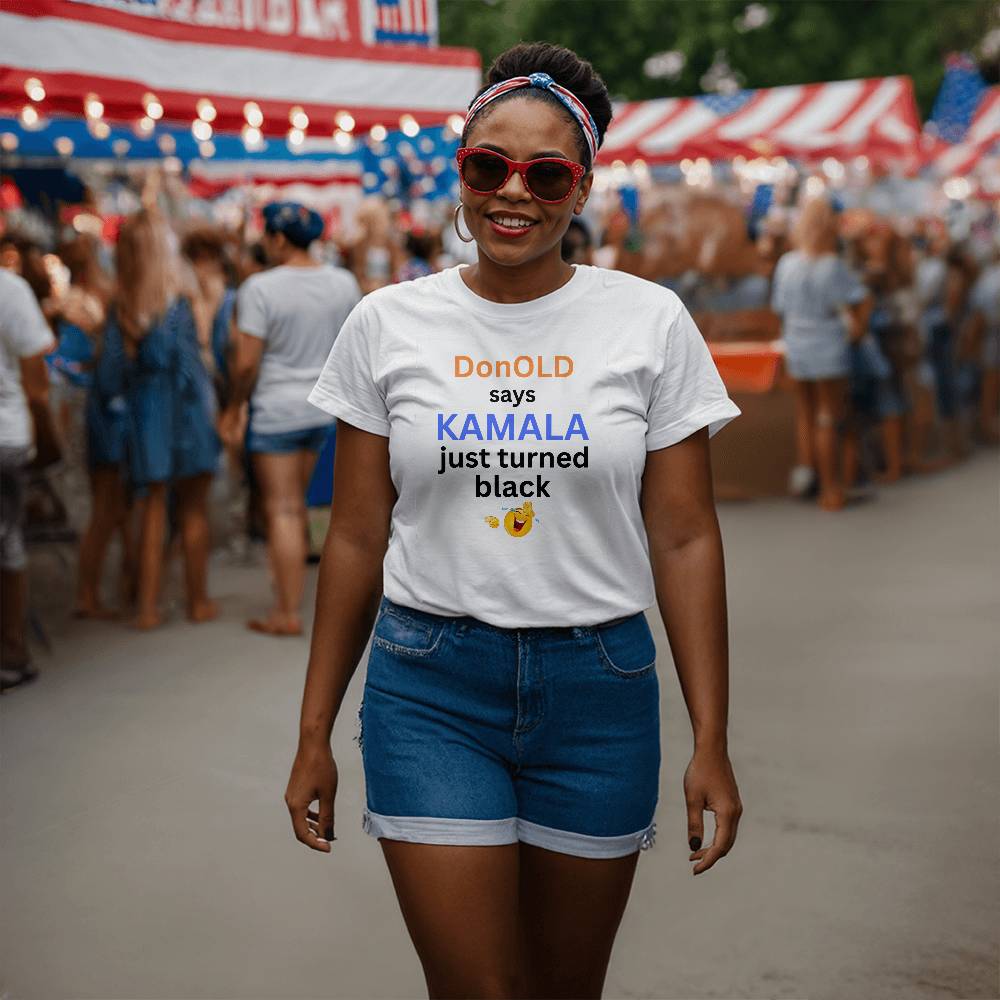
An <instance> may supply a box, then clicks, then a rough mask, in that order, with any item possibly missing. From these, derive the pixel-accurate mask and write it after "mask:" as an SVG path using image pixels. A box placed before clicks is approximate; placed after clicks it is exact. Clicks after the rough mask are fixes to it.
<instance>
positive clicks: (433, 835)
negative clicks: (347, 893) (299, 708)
mask: <svg viewBox="0 0 1000 1000" xmlns="http://www.w3.org/2000/svg"><path fill="white" fill-rule="evenodd" d="M358 723H359V725H358V735H357V736H356V737H355V738H356V739H357V741H358V743H359V745H360V747H361V756H362V760H363V762H364V772H365V787H366V803H365V805H366V807H365V810H364V815H363V817H362V828H363V829H364V831H365V832H366V833H368V834H370V835H371V836H373V837H376V838H379V837H385V838H388V839H390V840H407V841H416V842H419V843H425V844H467V845H479V846H484V845H496V844H512V843H516V842H518V841H523V842H525V843H528V844H534V845H536V846H539V847H544V848H547V849H548V850H551V851H559V852H561V853H563V854H573V855H577V856H578V857H587V858H616V857H622V856H624V855H627V854H631V853H632V852H634V851H637V850H645V849H646V848H648V847H650V846H652V844H653V841H654V837H655V834H656V823H655V822H654V815H655V812H656V805H657V801H658V794H659V773H660V695H659V679H658V677H657V671H656V645H655V643H654V640H653V636H652V633H651V632H650V629H649V623H648V622H647V620H646V616H645V613H644V612H642V611H639V612H636V613H635V614H634V615H628V616H626V617H624V618H621V619H615V620H614V621H612V622H606V623H603V624H600V625H590V626H567V627H560V628H500V627H498V626H496V625H490V624H488V623H486V622H483V621H480V620H479V619H477V618H473V617H469V616H461V617H449V616H441V615H435V614H430V613H428V612H426V611H421V610H418V609H415V608H410V607H404V606H402V605H400V604H396V603H395V602H393V601H391V600H389V599H388V598H387V597H384V596H383V598H382V601H381V604H380V607H379V612H378V617H377V619H376V622H375V628H374V632H373V637H372V644H371V653H370V656H369V658H368V667H367V676H366V678H365V685H364V693H363V697H362V701H361V708H360V710H359V712H358Z"/></svg>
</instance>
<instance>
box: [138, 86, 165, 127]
mask: <svg viewBox="0 0 1000 1000" xmlns="http://www.w3.org/2000/svg"><path fill="white" fill-rule="evenodd" d="M142 106H143V107H144V108H145V109H146V117H147V118H152V119H153V121H154V122H158V121H159V120H160V119H161V118H162V117H163V105H162V104H161V103H160V102H159V101H158V100H157V97H156V94H150V93H147V94H144V95H143V98H142Z"/></svg>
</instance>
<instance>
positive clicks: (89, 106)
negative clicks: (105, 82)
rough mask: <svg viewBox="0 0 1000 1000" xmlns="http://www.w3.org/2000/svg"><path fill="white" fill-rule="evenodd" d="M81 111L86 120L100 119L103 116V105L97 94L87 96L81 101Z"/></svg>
mask: <svg viewBox="0 0 1000 1000" xmlns="http://www.w3.org/2000/svg"><path fill="white" fill-rule="evenodd" d="M83 110H84V113H85V114H86V115H87V117H88V118H100V117H101V116H102V115H103V114H104V105H103V104H102V103H101V99H100V98H99V97H98V96H97V94H87V96H86V97H85V98H84V99H83Z"/></svg>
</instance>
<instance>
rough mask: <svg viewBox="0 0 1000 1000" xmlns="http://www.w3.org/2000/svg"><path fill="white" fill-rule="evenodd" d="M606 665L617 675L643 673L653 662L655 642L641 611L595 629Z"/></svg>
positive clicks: (599, 650)
mask: <svg viewBox="0 0 1000 1000" xmlns="http://www.w3.org/2000/svg"><path fill="white" fill-rule="evenodd" d="M594 636H595V638H596V640H597V649H598V653H599V654H600V659H601V662H602V664H603V665H604V667H605V669H607V670H609V671H610V672H611V673H613V674H615V675H617V676H618V677H629V678H635V677H644V676H646V675H647V674H649V673H651V672H652V671H653V669H654V668H655V666H656V642H655V641H654V640H653V633H652V632H651V631H650V628H649V622H648V621H647V620H646V616H645V614H644V613H643V612H641V611H640V612H638V613H637V614H635V615H633V616H632V617H631V618H627V619H626V620H625V621H623V622H617V623H616V624H614V625H598V626H597V628H596V629H595V630H594Z"/></svg>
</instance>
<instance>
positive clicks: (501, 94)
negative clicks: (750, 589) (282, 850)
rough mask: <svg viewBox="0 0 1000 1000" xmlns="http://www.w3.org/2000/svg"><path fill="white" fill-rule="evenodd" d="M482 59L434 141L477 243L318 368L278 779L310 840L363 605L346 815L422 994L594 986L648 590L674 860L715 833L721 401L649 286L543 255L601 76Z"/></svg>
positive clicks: (686, 334) (378, 302) (648, 653)
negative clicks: (305, 651)
mask: <svg viewBox="0 0 1000 1000" xmlns="http://www.w3.org/2000/svg"><path fill="white" fill-rule="evenodd" d="M489 84H490V86H489V87H488V88H487V89H486V90H484V91H483V92H481V93H480V95H479V96H478V97H477V98H476V99H475V100H474V101H473V103H472V105H471V106H470V110H469V113H468V115H467V117H466V123H465V130H464V135H463V137H462V146H461V148H460V149H459V151H458V160H459V163H460V167H461V175H462V179H463V185H462V201H461V204H460V205H459V206H458V210H457V211H456V223H457V222H458V215H459V214H462V215H463V216H464V224H465V226H467V227H468V229H469V232H471V234H472V236H471V238H473V239H475V241H476V243H477V244H478V262H477V263H476V264H473V265H468V266H458V267H455V268H450V269H447V270H444V271H442V272H439V273H437V274H434V275H430V276H428V277H426V278H420V279H417V280H416V281H412V282H407V283H405V284H400V285H395V286H392V287H390V288H385V289H381V290H379V291H376V292H373V293H372V294H371V295H369V296H367V297H366V298H365V299H363V300H362V302H361V303H360V304H359V305H358V306H357V307H356V308H355V310H354V311H353V312H352V314H351V316H350V318H349V319H348V321H347V323H346V324H345V326H344V329H343V331H342V332H341V335H340V337H339V338H338V339H337V342H336V343H335V344H334V348H333V351H332V352H331V356H330V359H329V361H328V363H327V366H326V367H325V369H324V371H323V374H322V375H321V377H320V379H319V381H318V383H317V385H316V388H315V389H314V390H313V393H312V395H311V398H312V399H313V400H314V401H315V402H316V403H317V405H322V406H324V407H326V408H327V409H328V410H330V412H332V413H334V414H336V415H337V417H338V420H339V423H338V432H337V435H338V447H337V457H336V462H335V465H336V469H335V488H334V503H333V513H332V520H331V524H330V530H329V533H328V535H327V539H326V544H325V548H324V553H323V560H322V563H321V567H320V579H319V592H318V595H317V614H316V619H315V623H314V626H313V637H312V652H311V656H310V662H309V670H308V675H307V679H306V686H305V694H304V699H303V706H302V717H301V734H300V742H299V747H298V753H297V755H296V759H295V763H294V766H293V769H292V773H291V777H290V780H289V784H288V790H287V792H286V803H287V805H288V807H289V810H290V813H291V818H292V823H293V827H294V830H295V834H296V837H297V838H298V839H299V840H300V841H301V842H302V843H304V844H306V845H307V846H309V847H311V848H313V849H314V850H317V851H324V852H326V851H329V850H330V849H331V845H330V840H331V838H332V837H333V827H334V810H333V802H334V796H335V794H336V790H337V769H336V765H335V763H334V761H333V758H332V756H331V754H330V745H329V737H330V730H331V726H332V724H333V720H334V717H335V715H336V714H337V711H338V709H339V706H340V704H341V702H342V700H343V697H344V692H345V690H346V688H347V685H348V683H349V680H350V677H351V674H352V673H353V671H354V668H355V666H356V664H357V661H358V658H359V657H360V655H361V653H362V651H363V650H364V648H365V644H366V642H367V640H368V636H369V633H370V632H371V630H372V626H373V624H374V641H373V647H372V653H371V657H370V659H369V661H368V673H367V678H366V685H365V693H364V699H363V703H362V709H361V713H360V721H361V725H362V730H361V740H360V742H361V749H362V755H363V759H364V766H365V777H366V786H367V803H366V805H367V808H366V809H365V812H364V817H363V822H364V828H365V829H366V830H367V832H368V833H369V834H371V835H372V836H374V837H377V838H378V839H379V841H380V843H381V846H382V850H383V852H384V855H385V858H386V861H387V863H388V866H389V870H390V872H391V875H392V879H393V881H394V884H395V888H396V892H397V895H398V897H399V901H400V906H401V909H402V912H403V914H404V918H405V920H406V923H407V927H408V929H409V932H410V935H411V937H412V940H413V943H414V945H415V947H416V949H417V952H418V954H419V956H420V960H421V962H422V964H423V968H424V973H425V976H426V980H427V988H428V991H429V994H430V995H431V996H434V997H442V996H464V997H480V996H492V997H513V996H533V997H551V996H573V997H598V996H600V995H601V990H602V987H603V982H604V977H605V972H606V969H607V964H608V960H609V957H610V954H611V948H612V944H613V939H614V936H615V933H616V930H617V928H618V924H619V921H620V919H621V917H622V914H623V911H624V908H625V904H626V901H627V899H628V895H629V892H630V888H631V885H632V879H633V875H634V872H635V867H636V863H637V859H638V856H639V852H640V850H642V849H643V848H647V847H649V846H650V845H652V843H653V841H654V836H655V822H654V813H655V808H656V804H657V792H658V785H659V778H658V775H659V765H660V734H659V684H658V678H657V673H656V670H655V657H656V649H655V646H654V641H653V637H652V634H651V631H650V628H649V625H648V623H647V620H646V617H645V614H644V612H643V610H642V609H644V608H647V607H649V606H650V605H651V604H652V603H653V600H654V588H655V596H656V597H658V599H659V602H660V611H661V613H662V615H663V618H664V621H665V623H666V626H667V632H668V635H669V637H670V642H671V647H672V650H673V653H674V659H675V662H676V664H677V668H678V672H679V674H680V677H681V681H682V687H683V690H684V693H685V698H686V700H687V704H688V709H689V712H690V715H691V718H692V722H693V726H694V732H695V741H694V742H695V750H694V756H693V758H692V760H691V763H690V764H689V766H688V769H687V773H686V775H685V797H686V801H687V809H688V829H687V838H686V840H688V842H689V846H690V850H691V853H690V855H689V858H690V860H692V861H694V862H696V864H695V867H694V869H693V870H694V873H695V874H699V873H701V872H704V871H706V870H707V869H708V868H710V867H712V865H713V864H714V863H715V862H716V861H717V860H718V859H719V858H720V857H722V856H723V855H724V854H726V853H727V852H728V851H729V849H730V847H731V846H732V844H733V841H734V838H735V834H736V826H737V821H738V819H739V815H740V812H741V806H740V801H739V795H738V791H737V788H736V782H735V779H734V776H733V771H732V767H731V765H730V762H729V757H728V752H727V743H726V715H727V650H726V645H727V641H726V610H725V588H724V579H723V558H722V546H721V541H720V536H719V528H718V523H717V520H716V515H715V510H714V505H713V499H712V485H711V476H710V466H709V450H708V437H709V435H710V434H711V433H714V432H715V431H717V430H718V429H720V428H721V427H722V426H723V425H724V424H726V423H727V422H728V421H729V420H731V419H732V418H733V417H734V416H736V415H738V414H739V410H738V409H737V408H736V406H735V405H734V404H733V403H732V402H731V401H730V400H729V399H728V397H727V396H726V392H725V389H724V387H723V385H722V381H721V379H720V378H719V375H718V372H717V370H716V368H715V366H714V364H713V363H712V359H711V356H710V354H709V352H708V349H707V347H706V345H705V342H704V340H703V339H702V337H701V335H700V334H699V332H698V330H697V328H696V327H695V326H694V324H693V322H692V321H691V318H690V316H689V315H688V314H687V312H686V311H685V310H684V309H683V307H682V306H681V304H680V302H679V300H678V299H677V298H676V296H674V295H673V293H671V292H669V291H667V290H665V289H662V288H660V287H659V286H658V285H655V284H653V283H651V282H647V281H644V280H642V279H639V278H636V277H633V276H630V275H626V274H620V273H616V272H612V271H606V270H603V269H602V268H598V267H589V266H583V265H578V266H575V267H574V266H572V265H570V264H568V263H566V262H564V261H563V260H562V259H561V254H560V251H561V243H562V238H563V236H564V235H565V232H566V229H567V228H568V226H569V223H570V220H571V219H572V218H573V217H574V216H578V215H579V214H580V212H581V211H582V210H583V207H584V204H585V202H586V200H587V197H588V195H589V193H590V190H591V184H592V180H593V174H592V172H591V167H592V164H593V159H594V155H595V152H596V150H597V147H598V145H599V143H600V141H601V139H602V137H603V135H604V132H605V130H606V128H607V126H608V123H609V121H610V118H611V107H610V103H609V101H608V96H607V90H606V88H605V86H604V83H603V81H602V80H601V79H600V77H599V76H598V75H597V74H596V73H595V72H594V70H593V68H592V67H591V66H590V64H589V63H586V62H583V61H582V60H581V59H579V57H577V56H576V55H575V54H574V53H572V52H570V51H568V50H566V49H562V48H559V47H556V46H552V45H548V44H545V43H539V44H526V45H518V46H515V47H514V48H513V49H511V50H509V51H508V52H506V53H504V54H502V55H501V56H499V57H498V58H497V60H496V61H495V62H494V64H493V66H492V67H491V69H490V73H489ZM564 102H565V103H564ZM463 238H466V239H467V238H469V237H468V236H466V235H465V234H464V233H463ZM390 456H391V460H390ZM383 557H384V558H383ZM383 581H384V584H383ZM383 589H384V596H383ZM316 799H318V800H319V808H318V810H317V811H314V810H312V809H311V808H310V803H311V802H312V801H314V800H316ZM704 809H709V810H711V811H713V812H714V813H715V817H716V826H715V831H714V838H713V839H712V841H711V843H709V844H707V845H706V846H704V847H703V846H702V843H701V838H702V834H703V826H702V822H703V820H702V812H703V810H704ZM442 845H450V846H447V847H445V846H442Z"/></svg>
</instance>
